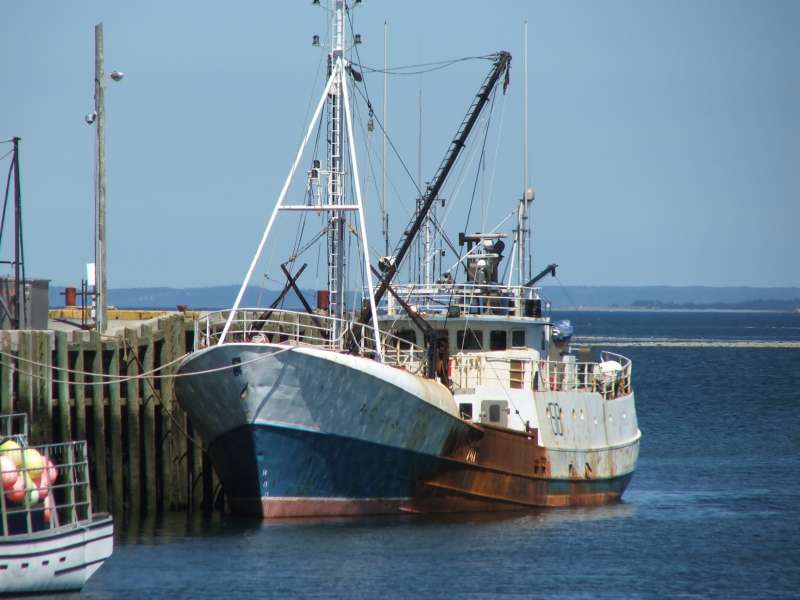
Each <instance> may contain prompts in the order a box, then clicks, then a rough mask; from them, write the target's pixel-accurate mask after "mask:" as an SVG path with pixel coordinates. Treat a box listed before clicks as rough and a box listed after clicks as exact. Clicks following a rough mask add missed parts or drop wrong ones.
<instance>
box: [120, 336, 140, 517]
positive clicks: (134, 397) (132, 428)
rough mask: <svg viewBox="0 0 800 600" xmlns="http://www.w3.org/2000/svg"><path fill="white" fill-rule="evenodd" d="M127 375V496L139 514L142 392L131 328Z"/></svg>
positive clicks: (127, 343)
mask: <svg viewBox="0 0 800 600" xmlns="http://www.w3.org/2000/svg"><path fill="white" fill-rule="evenodd" d="M124 343H125V347H126V349H127V352H126V354H125V376H126V377H128V381H127V382H126V384H125V392H126V398H125V412H126V416H127V424H128V427H127V432H126V433H127V440H128V447H127V453H128V460H127V476H128V477H127V479H128V485H127V490H126V492H127V493H126V497H127V498H128V502H129V506H128V508H129V511H130V512H131V513H133V514H138V513H139V511H140V510H141V495H142V487H141V468H140V460H141V445H140V443H139V436H140V435H141V427H140V426H139V415H140V411H139V408H140V404H139V403H140V402H141V394H140V393H139V380H138V379H137V376H138V375H139V356H138V353H139V339H138V337H137V336H136V332H134V331H131V330H130V329H127V330H125V337H124Z"/></svg>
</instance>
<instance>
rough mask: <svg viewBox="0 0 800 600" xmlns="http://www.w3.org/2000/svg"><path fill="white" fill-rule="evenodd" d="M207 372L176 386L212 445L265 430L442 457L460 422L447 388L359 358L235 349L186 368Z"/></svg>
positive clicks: (201, 357) (191, 360)
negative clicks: (238, 433)
mask: <svg viewBox="0 0 800 600" xmlns="http://www.w3.org/2000/svg"><path fill="white" fill-rule="evenodd" d="M232 365H235V368H228V367H231V366H232ZM215 369H216V370H215ZM207 370H212V372H210V373H207V374H201V375H198V376H196V377H185V378H179V379H177V380H176V391H177V394H178V399H179V401H180V402H181V405H182V406H183V408H184V410H186V412H187V413H188V414H189V415H190V418H191V419H192V423H193V424H194V426H195V427H196V429H198V430H199V432H200V435H201V436H202V439H203V441H204V443H205V444H206V445H207V446H210V445H212V444H213V443H214V441H215V440H216V439H218V438H219V437H220V436H222V435H224V434H225V433H227V432H229V431H233V430H235V429H237V428H240V427H243V426H251V425H266V426H274V427H281V428H287V429H299V430H302V431H308V432H312V433H320V434H331V435H336V436H340V437H343V438H349V439H354V440H358V441H363V442H370V443H377V444H381V445H386V446H390V447H396V448H403V449H407V450H411V451H414V452H420V453H424V454H438V453H439V452H440V451H441V449H442V446H443V444H444V442H445V440H446V438H447V436H448V435H449V433H450V430H449V428H448V427H443V426H442V425H443V422H445V421H449V422H451V423H456V424H458V423H459V421H458V418H457V417H458V408H457V407H456V405H455V402H454V401H453V396H452V395H451V394H450V392H449V390H447V388H445V387H444V386H442V385H441V384H439V383H436V382H433V381H430V380H427V379H424V378H422V377H418V376H416V375H413V374H411V373H409V372H407V371H404V370H402V369H398V368H395V367H391V366H388V365H384V364H381V363H378V362H376V361H374V360H370V359H366V358H361V357H358V356H352V355H348V354H341V353H337V352H332V351H327V350H320V349H316V348H309V347H291V346H290V347H287V346H285V345H279V344H254V343H232V344H225V345H222V346H213V347H210V348H207V349H205V350H201V351H199V352H196V353H194V354H192V355H191V356H189V357H188V358H187V360H186V361H185V362H184V363H183V364H182V365H181V367H180V372H181V373H197V372H202V371H207ZM214 370H215V371H214Z"/></svg>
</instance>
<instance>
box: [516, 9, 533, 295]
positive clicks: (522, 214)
mask: <svg viewBox="0 0 800 600" xmlns="http://www.w3.org/2000/svg"><path fill="white" fill-rule="evenodd" d="M523 71H524V74H525V78H524V84H523V87H524V92H523V101H522V103H523V115H524V117H523V130H524V133H523V136H522V137H523V151H522V198H521V199H520V201H519V208H518V210H517V231H516V233H517V251H518V253H519V254H518V256H517V272H518V274H519V284H520V285H522V284H523V283H525V281H527V279H529V278H530V265H529V264H527V263H528V261H527V258H528V252H530V250H529V249H528V248H527V243H526V242H527V237H528V234H529V232H530V230H529V229H528V208H529V207H530V204H531V202H533V190H531V189H530V188H529V187H528V20H527V19H525V47H524V51H523ZM526 267H527V268H526ZM526 271H527V276H526Z"/></svg>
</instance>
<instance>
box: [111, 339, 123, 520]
mask: <svg viewBox="0 0 800 600" xmlns="http://www.w3.org/2000/svg"><path fill="white" fill-rule="evenodd" d="M110 348H111V360H110V362H109V366H108V373H109V375H112V376H114V377H115V378H117V377H119V374H120V368H119V365H120V361H119V342H118V341H117V340H114V341H113V342H112V343H111V344H110ZM108 420H109V423H108V430H109V433H110V434H111V435H110V437H109V441H110V444H111V506H112V508H113V510H114V512H115V513H117V514H121V513H122V510H123V506H124V498H125V492H124V489H123V478H124V475H125V473H124V471H123V466H122V445H123V443H124V439H123V434H122V398H121V397H120V382H119V380H118V379H111V380H109V382H108Z"/></svg>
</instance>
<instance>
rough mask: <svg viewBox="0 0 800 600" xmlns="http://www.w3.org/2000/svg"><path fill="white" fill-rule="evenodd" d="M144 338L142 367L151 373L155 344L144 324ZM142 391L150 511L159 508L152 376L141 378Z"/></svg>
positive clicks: (154, 397)
mask: <svg viewBox="0 0 800 600" xmlns="http://www.w3.org/2000/svg"><path fill="white" fill-rule="evenodd" d="M142 338H143V340H144V341H145V347H144V357H143V358H142V367H143V369H144V372H145V373H151V372H152V370H153V363H154V358H155V352H156V351H155V344H154V342H153V332H152V330H151V328H150V327H149V326H148V325H142ZM141 383H142V385H141V388H140V392H141V394H142V413H143V417H144V418H143V427H144V435H143V439H144V452H143V453H142V454H143V457H144V483H145V498H146V507H147V510H148V511H151V512H155V511H156V510H157V509H158V506H157V499H158V487H157V479H156V396H155V388H154V387H153V378H152V376H145V377H144V378H143V379H142V380H141Z"/></svg>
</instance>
